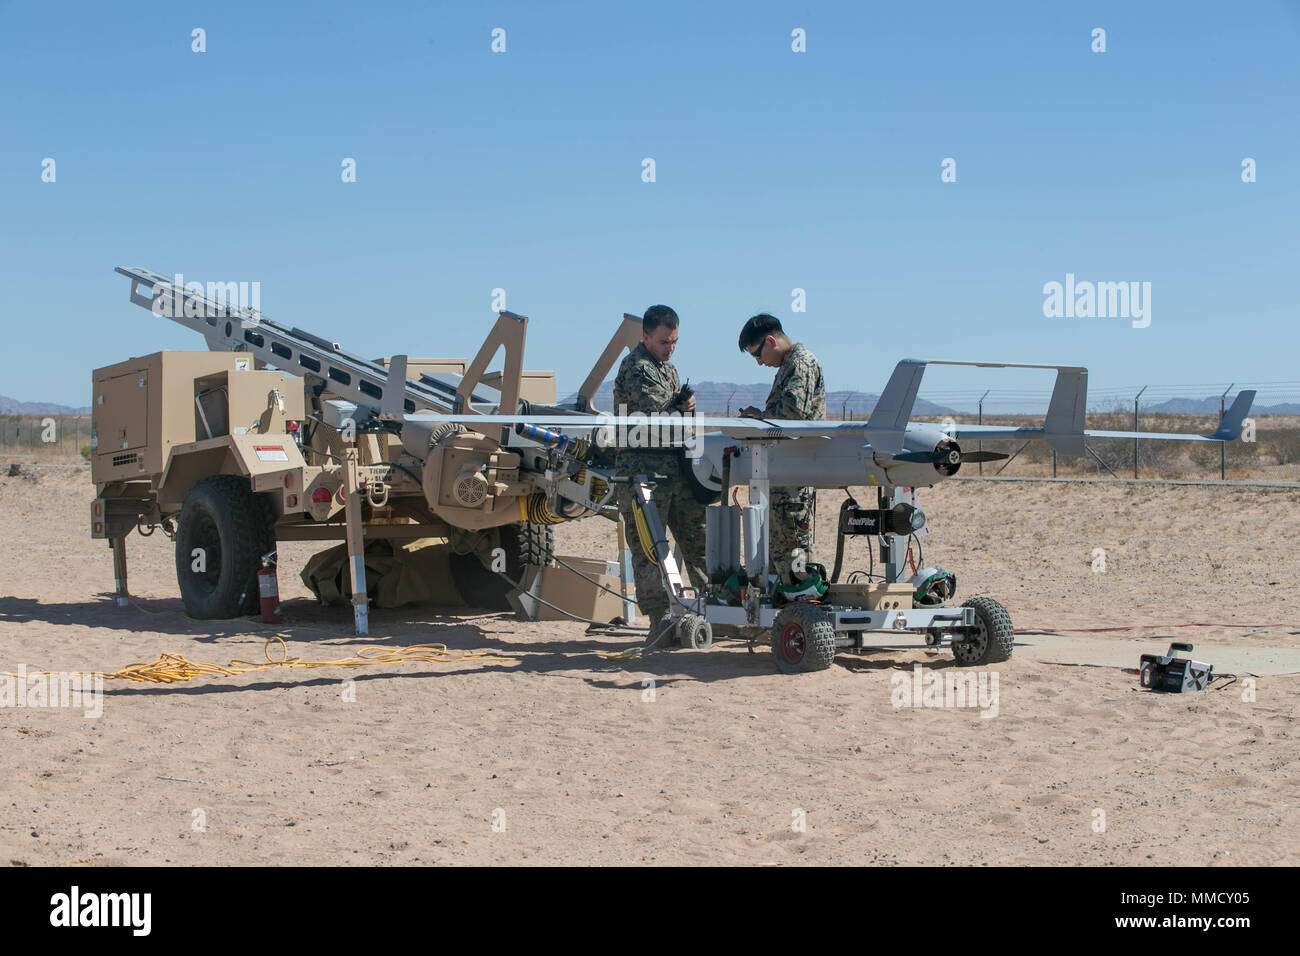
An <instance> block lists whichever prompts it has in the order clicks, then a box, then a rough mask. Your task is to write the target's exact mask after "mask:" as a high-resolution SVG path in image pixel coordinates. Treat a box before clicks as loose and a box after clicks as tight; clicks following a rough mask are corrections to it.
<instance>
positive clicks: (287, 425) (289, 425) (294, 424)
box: [284, 422, 298, 435]
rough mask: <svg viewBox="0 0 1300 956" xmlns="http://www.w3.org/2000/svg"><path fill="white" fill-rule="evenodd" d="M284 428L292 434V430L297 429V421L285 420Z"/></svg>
mask: <svg viewBox="0 0 1300 956" xmlns="http://www.w3.org/2000/svg"><path fill="white" fill-rule="evenodd" d="M284 430H285V431H287V432H288V433H289V434H290V435H292V434H293V433H294V432H296V431H297V430H298V423H297V422H285V423H284Z"/></svg>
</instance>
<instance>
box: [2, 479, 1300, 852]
mask: <svg viewBox="0 0 1300 956" xmlns="http://www.w3.org/2000/svg"><path fill="white" fill-rule="evenodd" d="M28 471H29V476H28V477H17V478H0V540H3V541H5V542H6V546H7V549H8V552H9V557H8V560H6V561H4V562H3V563H0V670H3V671H15V670H18V669H19V668H20V667H25V668H26V669H27V671H29V672H34V671H37V670H43V669H51V670H99V671H114V670H117V669H119V668H121V667H123V666H125V665H127V664H129V663H132V662H135V661H144V660H151V659H153V658H155V657H156V656H158V655H159V654H161V653H164V652H170V653H179V654H183V655H184V656H185V657H187V658H189V659H191V660H194V661H204V662H210V663H217V664H227V663H229V662H230V661H231V660H235V659H244V660H261V659H262V656H263V647H264V644H265V641H266V639H267V637H268V635H270V634H275V633H278V634H281V635H282V636H284V638H285V639H286V641H287V642H288V645H289V648H290V653H292V654H294V655H298V656H300V657H303V658H307V659H334V658H340V657H346V656H350V655H352V654H354V653H355V652H356V651H357V650H358V649H359V648H361V647H364V646H368V645H377V646H389V647H397V646H402V645H408V644H414V643H423V642H430V641H438V642H445V643H446V644H447V645H449V646H450V647H451V648H453V649H458V650H465V651H486V652H489V653H491V654H494V655H504V656H507V657H509V658H510V660H509V661H506V662H485V661H467V662H459V663H403V664H398V665H385V666H380V667H368V668H360V669H355V670H343V669H337V668H330V669H320V670H293V671H284V670H281V671H264V672H260V673H253V674H245V675H241V676H236V677H229V678H222V679H212V680H209V679H199V680H195V681H191V682H189V683H183V684H173V685H144V684H136V683H121V682H110V683H109V684H108V685H106V689H105V697H104V700H103V713H102V716H100V717H98V718H94V719H87V718H86V717H84V716H82V714H81V712H80V711H76V710H71V709H66V708H25V707H0V739H3V741H4V749H5V758H6V759H5V762H6V765H7V772H6V774H5V782H4V789H3V794H2V799H0V860H7V861H10V862H11V863H12V864H15V865H25V864H27V865H43V864H85V865H117V864H182V865H188V864H202V865H223V864H253V865H258V864H278V863H301V864H310V865H338V864H352V863H357V864H375V863H378V864H413V863H415V864H426V863H447V864H524V865H528V864H566V865H573V864H592V863H595V864H640V863H643V864H691V863H720V864H757V865H769V864H771V865H791V864H794V865H798V864H830V865H834V864H925V865H940V864H942V865H980V864H988V865H1009V864H1024V863H1031V864H1103V865H1104V864H1142V865H1170V864H1190V865H1229V866H1231V865H1275V864H1295V863H1297V862H1300V810H1298V809H1297V805H1298V804H1300V748H1297V740H1296V711H1297V702H1298V701H1300V694H1298V691H1300V676H1287V675H1284V676H1265V677H1260V678H1258V679H1257V680H1255V681H1254V682H1253V684H1252V683H1251V682H1249V681H1242V680H1238V681H1237V682H1235V683H1231V684H1229V683H1227V682H1226V681H1224V682H1220V684H1224V685H1226V686H1220V685H1219V684H1216V685H1212V688H1211V689H1210V690H1209V691H1206V692H1203V693H1196V694H1186V695H1157V694H1153V693H1150V692H1146V691H1142V690H1140V689H1139V688H1138V687H1137V679H1136V677H1134V676H1133V675H1131V674H1126V673H1124V672H1123V671H1121V670H1119V669H1117V668H1113V667H1110V668H1104V667H1078V666H1060V665H1055V664H1049V663H1044V662H1041V661H1038V660H1034V659H1030V658H1028V657H1025V656H1024V655H1017V656H1013V657H1012V659H1011V660H1010V661H1007V662H1006V663H1003V664H999V665H996V666H995V667H993V668H988V669H984V670H986V671H995V672H996V675H997V678H998V693H999V700H998V707H997V714H996V716H991V717H984V716H981V713H980V711H979V710H978V709H976V708H972V707H940V708H936V707H895V706H894V703H895V699H894V695H893V694H892V693H891V691H892V689H893V686H894V685H893V683H892V682H891V677H893V675H896V674H910V673H911V671H912V668H913V665H914V664H917V663H920V664H922V665H924V666H925V667H926V668H928V669H933V671H934V672H936V673H939V674H940V675H942V674H943V673H944V672H946V671H949V670H951V669H952V658H951V654H950V653H949V652H948V651H946V650H945V651H928V650H926V649H925V648H924V647H923V646H921V645H920V644H919V643H915V644H913V643H909V644H908V645H907V646H901V647H888V648H880V649H873V650H870V651H868V652H866V653H864V654H862V655H860V656H859V655H853V654H848V653H843V654H841V655H840V656H839V657H838V658H837V662H836V664H835V666H833V667H832V668H831V669H829V670H827V671H823V672H820V673H816V674H808V675H802V676H798V677H789V676H783V675H781V674H778V673H777V672H776V670H775V667H774V666H773V664H772V662H771V659H770V654H769V652H768V651H767V649H766V648H759V649H758V651H757V653H750V652H749V650H748V649H747V647H746V646H745V644H744V643H741V642H722V641H719V642H718V643H715V645H714V647H713V649H712V650H710V651H708V652H695V651H683V650H675V651H672V652H668V653H656V654H652V655H649V656H646V657H643V658H641V659H639V660H630V661H610V660H605V659H602V658H600V657H597V656H596V655H595V654H594V653H593V652H594V651H597V650H620V649H625V648H630V647H634V646H636V644H637V643H638V641H637V639H636V638H634V637H627V636H623V637H609V636H602V637H594V636H591V635H588V634H586V633H585V627H584V626H583V625H581V624H576V623H568V622H566V623H526V622H519V621H516V620H514V619H513V618H512V617H511V616H509V615H500V614H486V613H481V612H476V611H473V610H467V609H464V608H461V609H453V610H450V611H446V610H440V609H437V608H416V609H409V608H408V609H401V610H375V611H373V612H372V616H371V629H372V633H371V636H370V637H369V638H366V639H359V638H356V637H354V636H352V635H351V615H350V612H349V611H348V609H346V608H320V607H318V606H317V605H316V604H315V602H314V601H313V599H312V598H311V596H310V593H309V592H308V591H307V590H306V589H305V588H304V587H303V586H302V584H301V582H300V581H299V580H298V578H297V571H298V570H299V569H300V568H301V567H302V565H303V563H304V562H305V561H306V559H307V557H308V556H309V555H310V554H311V553H312V552H313V551H315V550H316V549H317V547H318V546H316V545H310V544H287V545H284V546H283V547H282V551H281V562H282V563H281V573H280V588H281V594H282V597H283V599H284V602H285V603H284V613H285V625H284V626H283V627H280V628H275V627H269V626H266V625H263V624H261V623H260V621H258V620H256V619H254V618H248V619H240V620H235V621H226V622H198V621H192V620H189V619H188V618H187V617H186V616H185V614H184V611H183V608H182V605H181V601H180V598H179V593H178V591H177V587H176V581H175V572H174V570H173V567H172V545H171V542H169V541H168V540H166V539H165V538H164V537H163V536H162V535H161V534H156V535H154V536H153V537H151V538H148V539H141V538H139V537H137V536H135V535H132V536H131V537H130V538H129V539H128V552H129V557H130V582H131V590H132V593H133V594H134V595H135V596H136V604H135V606H133V607H130V608H126V609H119V608H117V607H115V606H113V604H112V602H111V600H110V598H109V594H110V592H111V591H112V588H113V578H112V562H111V559H110V555H109V551H108V548H107V546H106V544H105V543H104V542H100V541H92V540H90V538H89V535H88V531H87V521H88V506H89V501H90V499H91V498H92V497H93V489H92V486H91V484H90V478H89V472H88V469H86V468H85V467H57V466H42V467H36V468H30V469H28ZM860 497H862V498H866V497H867V496H866V494H865V493H862V494H861V495H860ZM842 498H843V494H842V493H841V492H834V491H823V492H822V493H821V494H820V496H819V515H818V532H819V538H818V542H819V548H820V553H819V555H818V556H819V557H822V558H824V559H826V560H828V561H829V559H830V558H831V556H832V554H831V549H832V548H833V543H834V539H833V535H832V529H833V527H834V520H835V512H836V509H837V508H838V506H839V502H840V501H841V500H842ZM921 504H922V506H923V507H924V508H925V509H926V511H927V513H928V514H929V515H930V518H931V527H932V531H933V533H932V534H930V535H929V536H927V537H926V538H925V539H924V544H925V563H926V564H928V565H934V564H939V565H942V566H944V567H945V568H948V569H949V570H951V571H954V572H955V573H956V574H957V577H958V584H959V589H958V595H957V600H958V601H960V600H964V599H966V598H968V597H971V596H974V595H981V594H982V595H988V596H991V597H995V598H997V599H998V600H1000V601H1001V602H1002V603H1003V604H1005V605H1006V607H1007V608H1008V610H1009V611H1010V613H1011V616H1012V619H1013V621H1014V623H1015V625H1016V627H1017V628H1018V629H1024V630H1033V629H1040V630H1043V629H1045V630H1050V629H1054V628H1055V629H1069V628H1098V627H1106V626H1113V627H1121V626H1131V625H1148V627H1147V628H1146V629H1144V630H1139V631H1123V632H1109V633H1103V634H1100V635H1093V636H1094V637H1099V638H1103V639H1106V638H1108V637H1109V634H1111V633H1113V636H1114V639H1116V640H1120V639H1123V640H1129V639H1131V638H1133V637H1135V636H1141V637H1146V638H1148V639H1149V644H1150V646H1151V649H1152V650H1155V651H1163V650H1164V648H1165V647H1166V646H1167V645H1168V643H1169V641H1170V640H1171V639H1173V640H1189V641H1192V642H1194V643H1195V644H1196V648H1197V653H1196V654H1195V655H1194V656H1196V657H1198V658H1201V659H1205V660H1210V661H1213V660H1214V656H1213V655H1214V650H1215V649H1216V648H1228V647H1232V646H1237V647H1241V646H1252V645H1258V646H1265V645H1267V646H1273V647H1279V646H1281V647H1291V646H1294V645H1295V644H1296V638H1297V635H1298V634H1300V623H1297V621H1296V620H1295V618H1294V617H1293V616H1292V615H1293V614H1294V612H1295V610H1296V608H1297V603H1298V602H1297V591H1296V585H1297V581H1298V580H1300V558H1297V556H1296V551H1295V548H1294V546H1293V542H1294V541H1295V540H1296V539H1297V538H1298V537H1300V491H1296V490H1286V489H1257V488H1199V487H1160V486H1133V485H1122V484H1115V485H1095V484H1094V485H1084V484H1059V485H1044V484H1032V483H1031V484H1021V485H1013V486H1009V485H994V484H992V483H987V482H972V481H952V482H948V483H946V484H944V485H942V486H940V487H937V488H934V489H922V490H921ZM611 530H612V526H611V525H610V524H609V523H608V522H606V521H603V520H601V519H594V520H588V521H584V522H578V523H575V524H572V525H565V526H561V527H560V528H558V529H557V535H556V537H557V550H559V551H560V552H561V553H563V554H586V555H590V556H608V557H614V544H613V535H612V534H611ZM1095 548H1103V549H1105V553H1106V570H1105V571H1104V572H1099V571H1096V570H1094V567H1095V552H1094V549H1095ZM850 553H851V558H850V560H849V561H848V562H847V564H846V566H847V568H849V569H852V568H856V567H859V566H862V565H863V552H862V551H861V549H860V546H853V545H851V550H850ZM1186 623H1209V624H1212V625H1215V626H1212V627H1200V628H1174V627H1173V626H1172V625H1175V624H1186ZM1244 625H1251V626H1249V627H1247V626H1244ZM1259 628H1262V630H1259ZM1251 631H1254V633H1250V632H1251ZM1136 664H1137V661H1136V660H1134V661H1133V665H1134V666H1136ZM348 681H352V682H353V683H347V682H348ZM649 681H653V682H654V684H653V695H652V694H650V693H648V691H649V690H650V685H649V684H648V682H649ZM1251 689H1253V695H1252V693H1250V690H1251ZM1252 696H1253V699H1250V698H1251V697H1252ZM651 697H653V699H651ZM349 698H354V699H349Z"/></svg>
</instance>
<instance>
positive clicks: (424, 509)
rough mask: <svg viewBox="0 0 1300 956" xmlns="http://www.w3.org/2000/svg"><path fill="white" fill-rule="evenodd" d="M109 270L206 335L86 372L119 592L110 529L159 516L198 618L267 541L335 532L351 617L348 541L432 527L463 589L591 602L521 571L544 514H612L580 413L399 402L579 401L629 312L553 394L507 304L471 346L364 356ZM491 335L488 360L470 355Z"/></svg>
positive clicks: (534, 569) (102, 517)
mask: <svg viewBox="0 0 1300 956" xmlns="http://www.w3.org/2000/svg"><path fill="white" fill-rule="evenodd" d="M117 271H118V272H119V273H121V274H122V275H124V276H126V277H127V278H128V279H130V280H131V301H132V302H134V303H135V304H137V305H140V306H143V307H145V308H148V309H150V310H151V311H153V312H154V313H155V314H158V315H160V316H163V317H167V318H171V319H173V320H174V321H177V322H179V323H181V324H184V325H186V326H188V327H190V328H192V329H194V330H195V331H197V332H199V333H200V334H202V335H203V336H204V337H205V339H206V340H207V344H208V347H209V349H210V351H208V352H166V351H165V352H155V353H153V354H152V355H146V356H143V357H140V358H132V359H128V360H127V361H124V362H119V363H117V364H115V365H109V366H106V367H104V368H101V369H97V370H95V372H94V374H93V388H94V390H93V397H92V402H93V410H92V432H91V477H92V480H93V481H94V483H95V487H96V497H95V499H94V502H93V503H92V505H91V535H92V537H94V538H103V539H106V540H108V541H109V542H110V544H111V546H112V550H113V557H114V565H115V577H116V590H117V599H118V601H119V603H126V601H127V596H128V591H127V566H126V544H125V541H126V537H127V535H129V534H130V532H131V531H132V530H136V531H138V533H140V534H143V535H148V534H152V533H153V532H154V531H155V530H156V529H162V531H163V532H164V533H165V534H167V535H168V536H169V537H172V538H174V540H175V549H176V574H177V582H178V584H179V586H180V591H181V596H182V598H183V600H184V604H185V608H186V611H187V612H188V613H189V614H190V615H191V616H192V617H195V618H200V619H220V618H231V617H236V616H239V615H242V614H249V613H253V612H255V611H256V609H257V604H258V593H257V585H256V580H257V578H256V576H257V572H258V570H259V569H260V568H261V567H262V565H263V562H264V560H266V559H267V558H268V556H269V555H271V554H272V552H274V551H275V550H276V544H277V542H279V541H322V542H330V541H346V542H347V545H348V556H349V561H350V571H351V575H352V600H353V605H354V609H355V611H356V622H357V629H358V632H359V633H365V631H366V619H367V607H368V605H367V601H366V588H365V579H364V553H365V544H366V542H367V541H375V540H379V539H389V540H390V541H393V542H400V541H413V540H416V539H424V538H439V539H444V540H445V542H446V546H447V549H448V568H449V574H450V577H451V579H452V583H453V584H454V587H455V590H456V591H457V592H458V593H459V595H460V597H461V599H462V600H463V601H464V603H466V604H470V605H472V606H476V607H484V608H489V609H498V610H507V609H509V608H511V607H514V608H515V609H516V610H520V609H521V607H533V608H535V607H536V606H537V605H536V603H535V602H528V601H524V602H523V603H522V604H521V603H520V601H519V600H518V598H519V597H520V595H519V593H518V592H519V591H521V590H528V589H530V588H532V596H533V597H537V596H542V597H543V601H545V600H547V598H546V597H545V595H544V594H543V591H545V589H546V588H547V586H548V585H547V582H548V581H549V587H550V594H551V597H552V598H556V597H558V598H560V599H561V600H564V599H565V597H566V596H567V597H568V598H570V599H572V600H576V601H577V603H578V605H579V606H582V607H587V608H589V609H594V610H592V611H591V612H592V613H608V611H609V609H610V604H609V600H604V601H601V600H596V601H594V603H593V601H592V600H590V595H588V596H587V597H586V598H585V599H584V598H583V597H582V596H581V595H576V594H575V588H576V589H577V590H579V591H581V590H584V589H585V590H590V589H592V588H593V587H594V585H583V584H582V583H580V582H577V581H576V580H575V581H568V582H562V581H561V579H560V578H559V577H557V576H556V575H553V574H552V575H549V576H548V575H546V574H545V573H542V574H540V576H539V573H538V569H545V568H546V567H548V566H550V565H551V564H552V560H551V559H552V553H553V536H552V532H551V526H552V525H554V524H556V523H559V522H561V521H566V520H573V519H577V518H582V517H589V516H594V515H603V516H605V517H608V518H616V514H617V512H616V509H615V508H614V507H613V505H612V488H611V484H610V482H609V480H608V479H609V478H611V477H612V476H611V474H610V472H608V471H606V470H602V469H601V468H599V467H598V465H597V464H596V463H597V462H598V461H599V460H600V450H599V449H596V448H594V447H593V445H592V443H591V438H592V431H593V430H592V429H591V428H590V426H587V427H585V428H580V429H575V430H566V429H535V430H532V431H531V432H529V430H527V429H525V428H522V427H520V428H505V427H501V426H499V425H492V426H484V427H482V428H480V429H475V428H473V427H471V426H466V425H461V424H446V423H443V424H434V425H423V424H421V423H419V422H413V421H410V420H408V419H406V417H405V416H407V415H409V414H411V413H414V412H419V411H424V412H448V413H456V414H466V415H474V414H506V413H508V414H529V413H531V412H538V411H540V412H545V413H547V414H557V413H560V414H563V413H565V412H570V413H572V414H581V413H590V412H593V411H595V410H594V409H593V408H592V406H591V396H592V395H593V394H594V392H595V389H596V388H597V387H599V385H600V383H601V382H602V381H603V380H604V377H605V375H606V374H607V373H608V372H609V370H610V368H611V367H612V365H613V363H614V362H615V361H616V360H617V359H618V357H619V356H620V355H621V353H622V352H623V350H624V349H626V348H629V347H631V346H634V345H635V343H636V342H638V341H639V340H640V320H639V318H637V317H636V316H628V315H625V316H624V318H623V320H622V321H621V322H620V323H619V325H618V328H617V330H616V331H615V333H614V335H613V337H612V338H611V339H610V340H609V343H608V345H607V346H606V348H605V350H604V352H603V353H602V355H601V356H600V358H599V360H598V361H597V362H596V364H595V366H594V367H593V368H592V370H591V373H590V374H589V375H588V376H587V379H586V381H585V382H584V384H583V386H582V388H581V389H580V391H579V394H578V397H577V400H576V401H575V402H573V403H570V404H567V405H559V404H557V403H556V394H555V379H554V375H553V373H551V372H532V371H525V370H524V369H523V349H524V343H525V333H526V329H527V322H528V320H527V318H525V317H524V316H520V315H515V314H514V313H510V312H504V311H503V312H501V313H499V315H498V317H497V320H496V323H495V324H494V325H493V327H492V329H491V331H490V333H489V335H488V337H487V340H486V341H485V342H484V344H483V346H482V348H481V349H480V350H479V352H478V354H477V355H476V356H475V358H474V359H473V360H467V359H462V358H454V359H411V358H408V357H407V356H401V355H399V356H393V357H388V358H380V359H377V360H374V361H371V360H367V359H363V358H360V357H358V356H356V355H353V354H350V353H348V352H345V351H344V350H343V349H342V348H341V347H340V346H339V345H338V344H337V343H334V342H330V341H327V340H325V339H321V338H319V337H317V336H315V335H312V334H311V333H308V332H305V331H303V330H301V329H297V328H288V327H285V326H281V325H278V324H276V323H274V322H271V321H270V320H269V319H267V318H265V317H264V316H262V315H260V314H259V313H256V312H254V311H253V310H250V309H240V308H236V307H235V306H233V305H231V304H229V303H226V302H221V301H216V300H213V299H210V298H208V297H207V296H206V295H205V294H204V293H202V292H200V291H198V290H197V289H195V290H193V291H191V290H190V287H189V286H188V285H187V286H185V287H183V288H174V287H173V286H172V284H171V282H170V281H169V280H168V279H167V277H165V276H162V275H160V274H158V273H153V272H149V271H148V270H143V269H125V268H119V269H118V270H117ZM502 350H504V353H505V355H504V367H503V369H502V370H501V371H498V372H495V373H488V372H487V367H488V363H489V362H490V361H491V360H492V359H493V357H494V356H495V355H496V353H497V352H499V351H502ZM566 432H568V434H566ZM584 580H585V579H584ZM624 589H625V591H624V593H626V583H625V582H624ZM596 590H597V591H599V589H598V588H597V589H596ZM512 598H514V600H512ZM572 600H571V603H572ZM584 601H585V603H584ZM613 601H614V605H613V606H614V607H616V608H618V609H619V610H624V609H625V608H626V604H625V602H619V601H618V600H617V598H615V599H613ZM550 603H560V602H558V601H556V600H553V599H552V600H551V601H550ZM561 606H562V605H561ZM611 616H612V615H611ZM606 619H608V618H606Z"/></svg>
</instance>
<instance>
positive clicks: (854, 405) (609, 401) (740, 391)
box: [562, 380, 1217, 418]
mask: <svg viewBox="0 0 1300 956" xmlns="http://www.w3.org/2000/svg"><path fill="white" fill-rule="evenodd" d="M691 388H693V389H695V409H696V411H698V412H700V413H701V414H707V415H724V414H726V413H727V411H728V409H730V410H731V411H732V412H736V411H738V410H740V409H742V408H744V407H745V406H746V405H755V406H757V407H758V408H762V407H763V405H764V403H766V402H767V394H768V392H770V391H771V390H772V386H771V384H770V383H768V384H764V383H758V384H750V385H737V384H735V383H734V382H691ZM577 397H578V396H577V393H576V392H575V393H573V394H571V395H569V396H568V397H566V398H564V399H562V401H565V402H572V401H573V400H574V399H576V398H577ZM879 398H880V396H879V395H876V394H875V393H873V392H849V391H839V392H827V393H826V414H828V415H831V416H834V417H836V418H838V417H839V416H841V415H852V416H853V417H855V418H865V417H866V416H867V415H869V414H871V410H872V409H873V408H875V407H876V401H877V400H878V399H879ZM596 407H597V408H601V409H606V410H608V411H613V410H614V382H613V380H610V381H608V382H606V383H605V384H604V385H602V386H600V388H598V389H597V390H596ZM1216 407H1217V406H1216ZM914 410H915V413H916V414H917V415H956V414H958V413H957V412H956V411H954V410H953V409H951V408H946V407H945V406H943V405H936V404H934V402H927V401H926V400H925V399H923V398H918V399H917V400H916V407H915V409H914Z"/></svg>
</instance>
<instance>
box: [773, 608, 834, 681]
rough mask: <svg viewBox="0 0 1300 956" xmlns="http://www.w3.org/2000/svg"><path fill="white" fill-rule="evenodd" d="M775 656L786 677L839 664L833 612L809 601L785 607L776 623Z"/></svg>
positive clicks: (777, 616)
mask: <svg viewBox="0 0 1300 956" xmlns="http://www.w3.org/2000/svg"><path fill="white" fill-rule="evenodd" d="M772 657H773V659H775V661H776V668H777V670H779V671H780V672H781V673H783V674H799V673H804V672H807V671H824V670H826V668H828V667H830V666H831V664H832V663H833V662H834V661H835V627H834V625H833V624H832V623H831V618H830V612H828V611H827V610H826V609H825V608H823V607H822V606H821V605H819V604H809V603H808V602H806V601H800V602H798V603H796V604H788V605H786V606H785V607H783V608H782V609H781V610H780V611H779V612H778V613H777V615H776V619H775V620H774V621H772Z"/></svg>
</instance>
